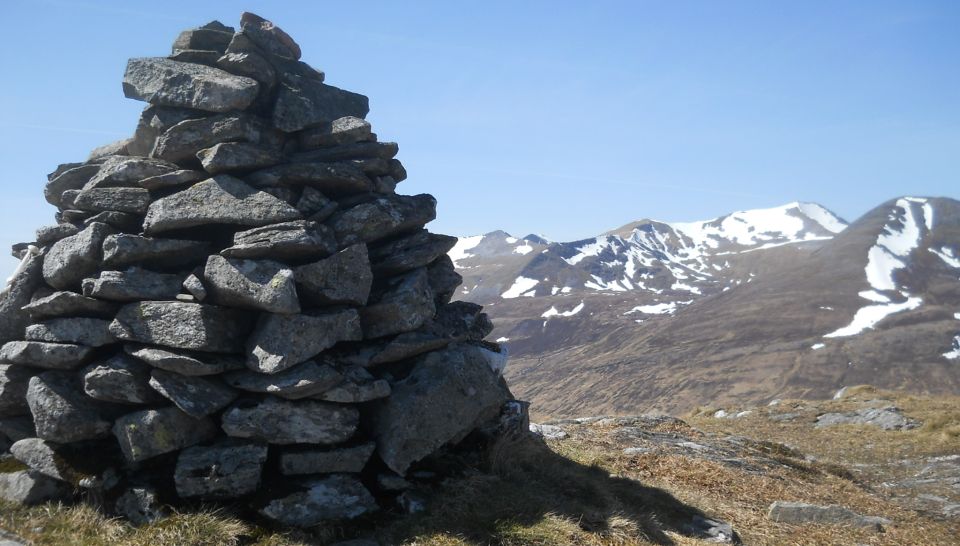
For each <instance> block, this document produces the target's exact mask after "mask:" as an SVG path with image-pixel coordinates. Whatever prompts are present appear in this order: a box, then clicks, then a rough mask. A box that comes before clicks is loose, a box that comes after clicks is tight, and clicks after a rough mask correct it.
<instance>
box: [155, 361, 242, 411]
mask: <svg viewBox="0 0 960 546" xmlns="http://www.w3.org/2000/svg"><path fill="white" fill-rule="evenodd" d="M150 386H151V387H153V390H155V391H157V392H158V393H160V394H162V395H163V396H164V397H166V398H168V399H169V400H170V401H171V402H173V403H174V404H175V405H176V406H177V407H178V408H180V409H181V410H183V412H184V413H186V414H187V415H189V416H191V417H196V418H198V419H199V418H201V417H206V416H207V415H210V414H211V413H216V412H217V411H220V410H221V409H223V408H225V407H226V406H227V405H228V404H230V402H233V400H234V399H235V398H236V397H237V391H235V390H233V389H231V388H230V387H228V386H226V385H224V384H223V383H221V382H220V381H217V380H213V379H207V378H204V377H191V376H186V375H180V374H176V373H173V372H168V371H166V370H153V372H151V373H150Z"/></svg>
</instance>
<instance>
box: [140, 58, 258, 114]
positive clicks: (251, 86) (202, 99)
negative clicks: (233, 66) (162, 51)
mask: <svg viewBox="0 0 960 546" xmlns="http://www.w3.org/2000/svg"><path fill="white" fill-rule="evenodd" d="M258 89H259V84H258V83H257V82H256V80H252V79H250V78H244V77H241V76H234V75H233V74H230V73H229V72H224V71H223V70H220V69H218V68H212V67H207V66H202V65H196V64H192V63H181V62H177V61H171V60H170V59H164V58H162V57H155V58H143V59H130V61H129V62H128V63H127V71H126V73H125V74H124V75H123V94H124V95H126V96H127V97H129V98H133V99H138V100H144V101H147V102H149V103H150V104H156V105H160V106H174V107H178V108H194V109H197V110H205V111H208V112H226V111H228V110H243V109H245V108H246V107H247V106H250V104H251V103H252V102H253V100H254V99H255V98H256V97H257V91H258Z"/></svg>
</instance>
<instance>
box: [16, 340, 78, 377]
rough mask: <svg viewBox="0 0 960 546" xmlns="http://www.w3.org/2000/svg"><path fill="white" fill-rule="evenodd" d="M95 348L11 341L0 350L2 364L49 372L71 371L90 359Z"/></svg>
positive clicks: (68, 344)
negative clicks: (30, 367)
mask: <svg viewBox="0 0 960 546" xmlns="http://www.w3.org/2000/svg"><path fill="white" fill-rule="evenodd" d="M93 351H94V349H93V347H85V346H83V345H75V344H72V343H46V342H40V341H10V342H7V343H5V344H4V345H3V348H0V362H9V363H11V364H20V365H21V366H34V367H36V368H45V369H48V370H71V369H73V368H76V367H77V366H79V365H81V364H83V363H84V362H86V361H87V360H89V359H90V356H91V355H92V354H93Z"/></svg>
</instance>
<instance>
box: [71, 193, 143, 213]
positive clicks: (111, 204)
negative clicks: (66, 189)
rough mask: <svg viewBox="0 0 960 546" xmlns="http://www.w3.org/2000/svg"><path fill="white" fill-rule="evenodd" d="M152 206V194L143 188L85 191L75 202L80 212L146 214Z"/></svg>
mask: <svg viewBox="0 0 960 546" xmlns="http://www.w3.org/2000/svg"><path fill="white" fill-rule="evenodd" d="M149 205H150V192H148V191H147V190H145V189H143V188H94V189H90V190H83V191H81V192H80V193H79V194H78V195H77V198H76V200H75V201H74V206H75V207H76V208H78V209H80V210H88V211H93V212H104V211H118V212H129V213H132V214H144V213H146V212H147V207H148V206H149Z"/></svg>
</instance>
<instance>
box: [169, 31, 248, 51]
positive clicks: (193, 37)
mask: <svg viewBox="0 0 960 546" xmlns="http://www.w3.org/2000/svg"><path fill="white" fill-rule="evenodd" d="M231 38H233V29H230V28H228V27H224V28H223V29H220V28H204V27H200V28H194V29H190V30H184V31H183V32H181V33H180V35H179V36H177V39H176V40H174V42H173V47H172V49H173V51H174V53H176V52H177V51H183V50H191V49H192V50H201V51H216V52H219V53H223V52H224V51H226V50H227V45H229V44H230V39H231Z"/></svg>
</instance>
